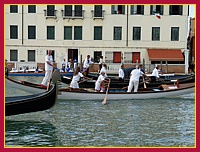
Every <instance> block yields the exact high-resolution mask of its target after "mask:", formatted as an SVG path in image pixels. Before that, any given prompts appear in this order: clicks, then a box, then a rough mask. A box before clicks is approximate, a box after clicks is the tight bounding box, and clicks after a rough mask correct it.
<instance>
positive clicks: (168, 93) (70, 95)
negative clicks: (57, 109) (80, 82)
mask: <svg viewBox="0 0 200 152" xmlns="http://www.w3.org/2000/svg"><path fill="white" fill-rule="evenodd" d="M29 83H30V82H29ZM29 83H23V85H22V83H21V84H20V83H18V85H21V88H23V87H27V88H29V89H31V88H32V89H37V90H40V91H41V89H42V88H39V87H38V85H37V84H33V83H32V84H31V85H30V84H29ZM162 86H163V88H164V89H163V90H162V89H160V88H159V87H155V88H139V90H138V92H136V93H134V92H131V93H127V89H121V88H120V89H119V88H118V89H117V88H110V89H109V92H108V96H107V99H108V100H123V99H150V98H169V97H174V96H178V95H182V94H187V93H194V87H195V84H194V83H184V84H179V86H180V87H179V88H177V87H176V86H175V85H173V84H170V85H162ZM27 88H26V89H27ZM43 89H44V88H43ZM104 96H105V92H95V91H94V88H92V89H90V88H80V91H70V90H69V88H59V89H58V99H65V100H72V99H74V100H103V98H104Z"/></svg>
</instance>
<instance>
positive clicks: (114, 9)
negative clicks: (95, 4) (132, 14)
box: [111, 5, 125, 14]
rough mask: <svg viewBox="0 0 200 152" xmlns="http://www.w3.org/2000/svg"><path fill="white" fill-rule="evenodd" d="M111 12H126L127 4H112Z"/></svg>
mask: <svg viewBox="0 0 200 152" xmlns="http://www.w3.org/2000/svg"><path fill="white" fill-rule="evenodd" d="M111 14H125V5H112V6H111Z"/></svg>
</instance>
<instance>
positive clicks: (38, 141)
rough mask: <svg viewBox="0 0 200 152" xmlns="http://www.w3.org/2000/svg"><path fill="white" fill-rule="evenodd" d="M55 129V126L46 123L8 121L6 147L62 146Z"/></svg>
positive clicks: (6, 124)
mask: <svg viewBox="0 0 200 152" xmlns="http://www.w3.org/2000/svg"><path fill="white" fill-rule="evenodd" d="M55 129H56V128H55V127H54V125H52V124H51V123H49V122H44V121H43V122H40V121H13V120H6V121H5V131H6V135H5V138H6V146H13V145H14V146H16V145H17V146H24V147H25V146H26V147H35V146H56V145H61V143H60V142H59V140H58V138H57V136H56V134H55ZM55 141H56V142H55Z"/></svg>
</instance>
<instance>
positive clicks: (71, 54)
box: [68, 49, 78, 61]
mask: <svg viewBox="0 0 200 152" xmlns="http://www.w3.org/2000/svg"><path fill="white" fill-rule="evenodd" d="M69 59H72V61H74V59H76V60H77V61H78V49H68V61H69Z"/></svg>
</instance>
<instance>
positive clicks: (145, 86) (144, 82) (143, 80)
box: [143, 77, 147, 88]
mask: <svg viewBox="0 0 200 152" xmlns="http://www.w3.org/2000/svg"><path fill="white" fill-rule="evenodd" d="M143 82H144V88H147V86H146V83H145V81H144V77H143Z"/></svg>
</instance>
